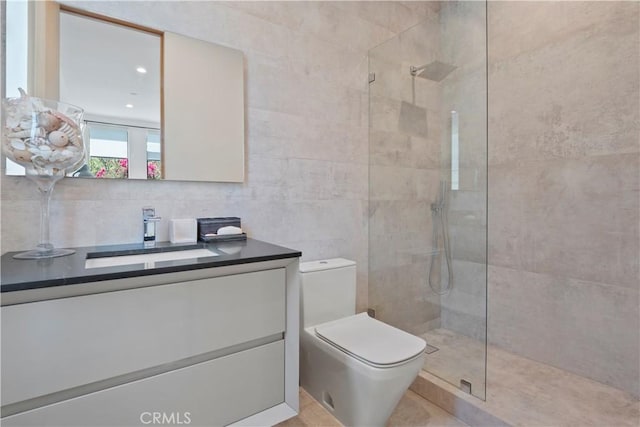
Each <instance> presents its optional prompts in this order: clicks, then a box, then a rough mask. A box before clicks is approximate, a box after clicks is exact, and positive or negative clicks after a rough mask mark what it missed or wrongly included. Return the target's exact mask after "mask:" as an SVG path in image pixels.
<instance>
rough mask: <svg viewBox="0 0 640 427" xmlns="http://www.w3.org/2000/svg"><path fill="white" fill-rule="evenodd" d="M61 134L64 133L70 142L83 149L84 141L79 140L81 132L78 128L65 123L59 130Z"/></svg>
mask: <svg viewBox="0 0 640 427" xmlns="http://www.w3.org/2000/svg"><path fill="white" fill-rule="evenodd" d="M58 130H59V131H60V132H64V133H65V134H67V136H68V137H69V141H70V142H71V143H72V144H73V145H75V146H76V147H79V148H80V147H82V139H81V138H79V135H80V131H79V129H78V128H77V127H72V126H70V125H69V124H68V123H63V124H62V126H60V128H59V129H58Z"/></svg>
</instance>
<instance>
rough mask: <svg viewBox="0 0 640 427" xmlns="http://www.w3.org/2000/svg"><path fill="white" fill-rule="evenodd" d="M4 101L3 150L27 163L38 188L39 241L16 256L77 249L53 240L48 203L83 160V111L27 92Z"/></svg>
mask: <svg viewBox="0 0 640 427" xmlns="http://www.w3.org/2000/svg"><path fill="white" fill-rule="evenodd" d="M20 93H21V95H22V96H20V97H18V98H7V99H5V100H3V102H2V113H3V114H2V151H3V153H4V155H5V156H7V158H9V159H11V160H13V161H14V162H16V163H18V164H20V165H22V166H24V168H25V176H26V177H27V178H28V179H30V180H31V181H33V182H34V183H35V184H36V186H37V188H38V191H39V193H40V243H39V244H38V245H37V247H36V248H35V249H33V250H31V251H27V252H23V253H19V254H17V255H14V258H18V259H43V258H53V257H59V256H64V255H70V254H72V253H74V251H73V250H71V249H56V248H54V246H53V244H52V243H51V238H50V229H49V223H50V218H49V203H50V200H51V193H52V191H53V188H54V186H55V184H56V182H58V181H59V180H60V179H62V178H64V177H65V175H66V174H67V173H69V172H73V171H75V170H77V169H78V168H79V167H80V166H82V165H83V164H84V162H85V144H84V141H83V139H82V128H83V121H82V117H83V114H84V111H83V110H82V109H81V108H79V107H76V106H73V105H70V104H65V103H63V102H59V101H54V100H48V99H41V98H36V97H32V96H28V95H27V94H26V93H25V92H24V91H23V90H22V89H20Z"/></svg>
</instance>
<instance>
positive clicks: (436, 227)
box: [427, 197, 453, 295]
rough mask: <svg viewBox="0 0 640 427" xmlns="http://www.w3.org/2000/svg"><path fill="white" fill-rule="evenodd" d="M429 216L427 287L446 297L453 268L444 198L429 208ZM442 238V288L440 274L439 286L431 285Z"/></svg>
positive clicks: (451, 281)
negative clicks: (430, 243) (444, 273)
mask: <svg viewBox="0 0 640 427" xmlns="http://www.w3.org/2000/svg"><path fill="white" fill-rule="evenodd" d="M431 214H432V226H433V232H432V235H433V248H432V252H431V265H430V266H429V277H428V279H427V280H428V282H429V287H430V288H431V290H432V291H433V292H435V293H436V294H438V295H446V294H448V293H449V292H450V291H451V289H453V268H452V266H451V249H450V247H449V231H448V228H449V227H448V225H449V224H447V214H446V212H445V209H444V197H443V198H442V199H441V201H440V202H439V203H434V204H433V205H432V206H431ZM441 238H442V246H443V249H444V255H445V259H446V263H447V273H448V276H447V279H448V280H447V283H446V286H444V287H443V286H442V279H443V277H442V273H440V286H438V287H435V286H434V284H433V277H432V276H433V265H434V264H435V261H436V259H439V257H438V254H440V253H441V252H440V250H439V249H438V248H439V241H440V239H441Z"/></svg>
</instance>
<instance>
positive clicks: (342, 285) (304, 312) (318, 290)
mask: <svg viewBox="0 0 640 427" xmlns="http://www.w3.org/2000/svg"><path fill="white" fill-rule="evenodd" d="M300 273H301V274H300V276H301V281H300V282H301V288H300V316H301V319H302V325H303V327H305V328H308V327H309V326H313V325H319V324H320V323H325V322H328V321H330V320H337V319H341V318H343V317H346V316H351V315H353V314H355V313H356V263H355V262H354V261H350V260H348V259H344V258H333V259H325V260H320V261H309V262H303V263H300Z"/></svg>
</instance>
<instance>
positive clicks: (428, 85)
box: [369, 2, 487, 398]
mask: <svg viewBox="0 0 640 427" xmlns="http://www.w3.org/2000/svg"><path fill="white" fill-rule="evenodd" d="M485 13H486V4H485V3H484V2H443V3H442V6H441V8H440V10H439V13H438V14H437V15H436V16H434V17H433V18H432V19H428V20H427V21H426V22H423V23H421V24H418V25H417V26H415V27H413V28H411V29H409V30H407V31H405V32H404V33H401V34H400V35H398V36H396V37H394V38H393V39H391V40H389V41H387V42H386V43H383V44H382V45H380V46H378V47H376V48H374V49H372V50H370V51H369V71H370V72H371V73H375V76H376V79H375V81H374V82H372V83H371V84H370V86H369V95H370V98H369V99H370V105H369V107H370V129H369V130H370V133H369V137H370V138H369V140H370V144H369V148H370V150H369V152H370V162H369V163H370V164H369V177H370V186H369V190H370V193H369V203H370V219H369V305H370V307H371V308H372V309H374V310H375V313H376V316H377V317H379V318H381V320H383V321H385V322H387V323H390V324H392V325H394V326H396V327H399V328H401V329H404V330H406V331H408V332H411V333H413V334H416V335H420V336H422V337H424V338H425V339H426V340H427V343H428V344H429V345H430V347H429V351H428V352H427V355H426V363H425V370H427V371H429V372H430V373H432V374H435V375H437V376H438V377H440V378H443V379H445V380H447V381H448V382H450V383H451V384H454V385H455V386H457V387H460V388H461V389H463V390H465V391H467V392H470V393H471V394H473V395H475V396H477V397H480V398H484V397H485V377H486V375H485V361H486V175H487V174H486V170H487V157H486V154H487V139H486V125H487V111H486V99H487V94H486V89H487V87H486V44H485V36H486V34H485V33H484V28H485V26H484V25H477V23H482V24H483V23H484V22H485V17H486V16H485ZM471 29H473V30H471ZM480 30H482V31H480ZM434 347H435V348H434ZM436 349H438V351H435V350H436Z"/></svg>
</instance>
